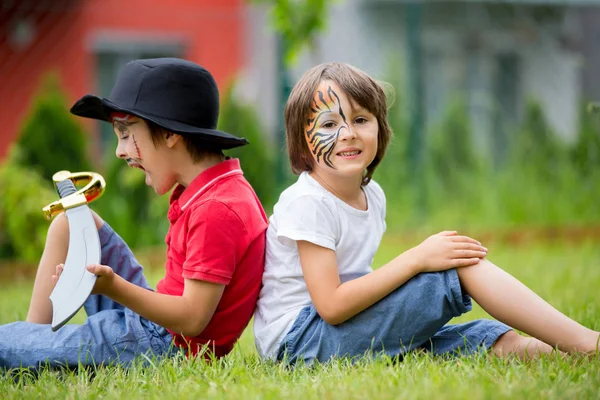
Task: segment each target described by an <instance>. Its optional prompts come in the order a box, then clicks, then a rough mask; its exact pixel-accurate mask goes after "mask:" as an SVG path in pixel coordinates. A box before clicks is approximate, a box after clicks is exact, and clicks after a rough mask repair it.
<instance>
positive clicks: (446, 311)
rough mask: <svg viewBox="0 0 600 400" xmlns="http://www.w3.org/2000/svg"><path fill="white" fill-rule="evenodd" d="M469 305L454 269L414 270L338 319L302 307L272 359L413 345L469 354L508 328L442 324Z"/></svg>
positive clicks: (323, 357)
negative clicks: (403, 280) (375, 298)
mask: <svg viewBox="0 0 600 400" xmlns="http://www.w3.org/2000/svg"><path fill="white" fill-rule="evenodd" d="M470 310H471V299H470V297H469V296H467V295H465V294H463V292H462V289H461V286H460V282H459V280H458V274H457V273H456V270H448V271H444V272H437V273H424V274H419V275H417V276H415V277H414V278H412V279H411V280H409V281H408V282H406V283H405V284H404V285H402V286H400V287H399V288H398V289H396V290H395V291H393V292H392V293H390V294H389V295H388V296H386V297H384V298H383V299H381V300H380V301H379V302H377V303H375V304H374V305H372V306H371V307H369V308H367V309H366V310H364V311H362V312H360V313H359V314H357V315H355V316H354V317H352V318H350V319H349V320H347V321H345V322H343V323H341V324H339V325H329V324H328V323H326V322H325V321H323V319H322V318H321V317H320V316H319V314H318V313H317V311H316V309H315V307H314V306H312V305H311V306H308V307H305V308H304V309H302V310H301V311H300V313H299V315H298V317H297V318H296V321H294V324H293V325H292V327H291V328H290V331H289V332H288V333H287V334H286V336H285V337H284V339H283V341H282V343H281V345H280V347H279V351H278V356H277V359H278V360H279V361H282V360H283V361H286V362H288V363H290V364H294V363H296V362H298V361H303V362H304V363H305V364H311V363H312V362H314V361H319V362H326V361H328V360H330V359H331V358H333V357H347V358H352V359H355V358H358V357H362V356H364V355H378V354H386V355H387V356H390V357H396V356H402V355H403V354H405V353H406V352H408V351H412V350H415V349H423V350H425V351H429V352H432V353H434V354H450V353H454V354H458V353H460V354H471V353H474V352H476V351H479V350H482V349H489V348H490V347H491V346H492V345H493V344H494V343H495V342H496V340H498V338H499V337H500V336H501V335H502V334H504V333H506V332H507V331H509V330H511V328H510V327H509V326H507V325H505V324H503V323H501V322H498V321H493V320H477V321H471V322H467V323H464V324H459V325H446V324H447V323H448V321H450V320H451V319H452V318H453V317H457V316H459V315H461V314H463V313H465V312H467V311H470Z"/></svg>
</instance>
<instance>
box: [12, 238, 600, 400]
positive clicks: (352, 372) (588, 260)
mask: <svg viewBox="0 0 600 400" xmlns="http://www.w3.org/2000/svg"><path fill="white" fill-rule="evenodd" d="M397 242H398V239H397V238H394V237H392V236H387V237H386V238H385V239H384V243H383V246H382V248H381V250H380V252H379V254H378V256H377V259H376V263H375V264H376V265H381V264H383V263H385V262H386V261H387V260H389V259H391V258H392V257H393V256H394V255H395V254H397V253H398V252H399V251H401V249H403V248H406V245H407V243H406V242H405V241H403V242H402V243H397ZM486 245H487V247H488V248H489V249H490V254H489V259H490V260H491V261H493V262H495V263H496V264H498V265H499V266H501V267H502V268H504V269H505V270H507V271H509V272H510V273H511V274H513V275H514V276H516V277H517V278H518V279H520V280H521V281H523V282H524V283H526V284H527V285H528V286H529V287H531V288H532V289H533V290H534V291H536V292H537V293H538V294H539V295H540V296H542V297H543V298H544V299H546V300H548V301H549V302H550V303H551V304H553V305H554V306H555V307H557V308H558V309H559V310H561V311H563V312H564V313H566V314H567V315H569V316H570V317H572V318H574V319H575V320H577V321H579V322H581V323H583V324H584V325H586V326H588V327H590V328H593V329H596V330H600V297H599V296H600V295H599V294H598V288H599V287H600V246H599V245H598V243H597V241H590V242H585V243H577V244H574V243H570V244H559V243H546V244H540V243H529V244H526V245H521V246H518V247H514V246H511V247H507V246H504V245H502V244H499V243H492V244H488V243H486ZM153 254H156V253H151V252H150V253H147V254H146V255H142V256H140V257H139V258H140V260H141V261H142V263H143V264H144V265H147V266H148V265H149V266H153V267H152V268H149V278H150V280H151V281H152V283H156V281H157V280H158V279H159V278H160V270H159V268H157V267H156V266H159V265H161V263H162V261H163V260H162V254H161V252H158V254H159V256H156V255H153ZM0 269H1V268H0ZM0 272H1V271H0ZM8 275H10V274H6V273H5V274H3V275H2V278H1V280H0V323H1V324H4V323H9V322H12V321H15V320H22V319H24V317H25V314H26V312H27V306H28V302H29V297H30V295H31V287H32V277H31V276H28V274H19V275H18V276H16V277H15V275H17V274H14V275H13V276H12V278H11V279H9V278H8V277H7V276H8ZM29 275H31V274H29ZM481 317H486V314H485V312H483V311H482V310H481V309H480V308H478V307H477V306H475V307H474V310H473V311H472V312H471V313H469V314H467V315H465V316H463V317H461V318H459V319H457V322H458V321H467V320H471V319H476V318H481ZM83 318H85V316H84V315H81V314H79V315H77V317H76V318H75V320H76V321H81V320H82V319H83ZM39 397H43V398H55V397H59V398H82V397H85V398H88V397H90V398H115V399H117V398H118V399H121V398H127V397H129V398H196V399H197V398H231V399H245V398H261V399H270V398H272V399H277V398H291V399H303V400H306V399H338V398H340V399H366V398H373V399H387V398H390V399H391V398H394V399H397V398H405V399H419V398H423V399H430V398H435V399H462V398H469V399H479V398H482V399H488V398H494V399H496V398H517V399H520V398H535V399H538V398H540V399H546V398H560V399H566V398H568V399H583V398H593V399H598V398H600V357H595V358H584V357H581V356H569V357H566V358H564V359H563V358H559V357H556V356H551V357H544V358H541V359H538V360H535V361H531V362H520V361H518V360H514V359H509V360H500V359H494V358H490V357H486V356H476V357H470V358H456V359H442V358H432V357H429V356H427V355H423V354H419V355H410V356H409V357H407V358H406V359H405V360H404V361H403V362H401V363H396V364H394V363H392V362H390V361H389V360H377V361H372V360H371V361H369V360H364V361H362V362H359V363H357V364H354V365H350V364H348V363H347V362H345V361H335V362H331V363H328V364H326V365H320V366H316V367H314V368H304V367H298V368H292V369H290V368H286V367H284V366H282V365H276V364H272V363H268V362H263V361H261V360H259V358H258V356H257V354H256V350H255V349H254V344H253V339H252V333H251V331H250V329H247V330H246V332H245V333H244V335H243V337H242V339H241V340H240V342H239V343H238V345H237V346H236V348H235V350H234V351H233V352H232V354H230V355H229V356H227V357H225V358H224V359H222V360H220V361H218V362H215V363H206V362H204V361H202V360H186V359H176V360H168V361H162V362H152V361H151V362H149V363H146V365H145V366H141V365H138V366H134V367H133V368H132V369H130V370H128V371H125V370H123V369H122V368H99V369H97V370H95V371H90V370H87V371H80V372H57V371H43V372H42V373H41V374H40V375H39V376H36V377H34V376H33V375H32V374H31V373H29V372H27V371H21V372H20V373H18V374H16V375H13V376H7V375H6V374H3V375H0V398H39Z"/></svg>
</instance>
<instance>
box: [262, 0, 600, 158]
mask: <svg viewBox="0 0 600 400" xmlns="http://www.w3.org/2000/svg"><path fill="white" fill-rule="evenodd" d="M252 19H253V21H254V22H253V24H252V26H254V27H255V31H254V38H255V39H254V47H253V51H252V52H250V54H251V55H252V57H253V59H254V62H253V63H251V65H254V70H253V71H252V72H251V77H252V79H251V80H250V81H251V82H252V84H251V87H253V88H254V90H255V91H257V92H258V91H260V93H261V94H262V96H263V97H262V98H261V99H262V100H261V101H263V102H267V103H269V102H272V99H270V98H269V97H268V96H275V97H277V96H278V92H277V89H275V90H273V89H272V87H273V85H277V80H278V78H277V76H278V75H277V68H276V67H275V64H274V63H273V62H272V63H271V64H269V65H266V66H265V60H267V59H272V57H273V54H274V53H275V52H274V50H273V49H275V48H276V47H275V46H276V43H275V42H274V41H273V40H272V38H271V34H270V33H269V32H268V31H267V30H266V29H265V26H266V23H265V16H264V13H263V12H258V11H256V12H255V14H254V15H253V17H252ZM415 55H417V56H419V60H414V59H410V57H414V56H415ZM334 60H335V61H344V62H349V63H351V64H354V65H356V66H358V67H360V68H361V69H363V70H365V71H367V72H369V73H370V74H372V75H374V76H375V77H377V78H379V79H382V80H388V81H395V82H397V81H398V78H399V77H400V76H402V77H403V78H402V79H403V82H404V83H405V84H409V85H407V87H414V86H416V87H419V88H421V91H422V107H421V108H422V113H423V114H424V116H423V120H424V121H425V122H424V125H425V127H426V126H428V125H431V124H434V123H436V122H439V121H440V119H441V118H442V116H443V114H444V113H445V111H446V110H447V108H448V106H449V103H450V102H451V101H453V100H454V99H455V98H457V97H461V98H462V100H463V101H465V102H466V104H467V106H468V110H469V115H470V118H471V122H472V124H473V127H474V132H475V136H476V138H475V140H476V141H478V142H480V144H482V145H490V146H492V147H493V146H494V145H500V146H504V145H505V144H506V142H507V141H508V140H510V139H509V138H507V137H506V136H507V135H508V132H513V131H514V127H515V126H516V125H517V124H518V123H519V121H520V120H521V118H522V116H523V111H524V106H525V104H526V102H527V99H528V98H532V99H535V100H536V101H538V102H540V103H541V105H542V107H543V109H544V111H545V115H546V118H547V119H548V121H549V123H550V124H551V127H552V128H553V129H554V131H555V132H557V134H559V135H560V136H561V137H563V138H564V139H565V140H567V141H568V140H571V139H573V138H574V135H576V133H577V131H578V118H579V112H580V105H581V102H583V101H586V100H590V99H600V1H599V0H563V1H561V0H503V1H489V0H488V1H485V0H481V1H478V0H469V1H441V0H438V1H433V0H432V1H427V0H422V1H412V2H411V1H405V0H345V1H340V2H332V3H331V8H330V11H329V16H328V22H327V29H326V32H324V33H323V34H322V35H320V36H319V38H318V40H317V42H316V43H315V46H314V49H313V50H312V51H310V52H307V53H306V54H304V55H303V56H302V57H301V61H300V63H299V65H298V66H296V67H295V68H294V70H293V74H292V75H293V78H292V81H294V80H295V78H297V77H298V76H299V74H300V73H301V72H303V71H305V70H306V69H307V68H308V67H309V66H311V65H314V64H316V63H320V62H325V61H334ZM415 68H416V69H417V71H415ZM265 71H267V73H265ZM415 80H418V82H416V85H415V82H414V81H415ZM396 89H397V90H403V87H401V88H396ZM408 94H409V100H408V102H409V105H410V106H414V104H411V103H412V102H413V101H414V97H413V98H411V97H410V96H411V95H413V94H414V93H410V92H409V93H408ZM265 96H267V97H265Z"/></svg>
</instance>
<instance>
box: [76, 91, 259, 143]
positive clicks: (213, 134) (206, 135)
mask: <svg viewBox="0 0 600 400" xmlns="http://www.w3.org/2000/svg"><path fill="white" fill-rule="evenodd" d="M70 111H71V114H73V115H77V116H79V117H84V118H92V119H98V120H101V121H107V122H112V121H111V119H110V115H111V113H113V112H115V111H116V112H123V113H127V114H131V115H135V116H136V117H140V118H144V119H147V120H149V121H152V122H154V123H155V124H157V125H159V126H161V127H163V128H165V129H167V130H168V131H171V132H175V133H180V134H184V135H198V136H202V140H206V142H207V144H209V145H210V146H211V147H218V148H220V149H223V150H227V149H233V148H235V147H239V146H243V145H246V144H248V140H246V138H240V137H237V136H234V135H232V134H230V133H227V132H223V131H219V130H217V129H205V128H198V127H195V126H191V125H188V124H184V123H181V122H178V121H174V120H171V119H166V118H162V117H157V116H155V115H150V114H147V113H144V112H140V111H136V110H131V109H128V108H125V107H121V106H119V105H118V104H116V103H114V102H112V101H110V100H108V99H105V98H103V97H98V96H94V95H91V94H88V95H85V96H83V97H82V98H81V99H79V100H77V101H76V102H75V104H74V105H73V107H71V110H70Z"/></svg>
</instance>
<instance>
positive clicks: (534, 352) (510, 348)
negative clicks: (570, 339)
mask: <svg viewBox="0 0 600 400" xmlns="http://www.w3.org/2000/svg"><path fill="white" fill-rule="evenodd" d="M553 351H554V348H552V347H551V346H549V345H547V344H546V343H544V342H542V341H541V340H538V339H536V338H531V337H525V336H521V335H519V334H518V333H517V332H515V331H508V332H506V333H505V334H503V335H502V336H500V338H499V339H498V341H496V343H494V345H493V346H492V353H493V354H494V355H495V356H498V357H508V356H511V355H514V356H517V357H518V358H520V359H522V360H529V359H532V358H536V357H538V356H539V355H540V354H550V353H552V352H553ZM561 354H562V353H561Z"/></svg>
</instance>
